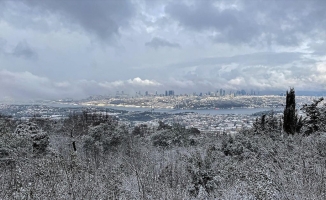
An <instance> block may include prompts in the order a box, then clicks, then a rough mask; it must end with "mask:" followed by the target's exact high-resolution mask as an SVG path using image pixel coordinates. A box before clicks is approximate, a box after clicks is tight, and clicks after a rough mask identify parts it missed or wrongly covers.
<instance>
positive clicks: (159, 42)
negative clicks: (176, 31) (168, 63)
mask: <svg viewBox="0 0 326 200" xmlns="http://www.w3.org/2000/svg"><path fill="white" fill-rule="evenodd" d="M145 46H148V47H152V48H154V49H158V48H160V47H171V48H180V44H178V43H173V42H169V41H167V40H165V39H163V38H159V37H154V38H152V40H151V41H150V42H146V43H145Z"/></svg>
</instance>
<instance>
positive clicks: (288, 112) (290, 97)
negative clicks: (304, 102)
mask: <svg viewBox="0 0 326 200" xmlns="http://www.w3.org/2000/svg"><path fill="white" fill-rule="evenodd" d="M283 130H284V131H285V132H286V133H288V134H292V135H293V134H294V133H295V131H296V112H295V91H294V88H290V92H288V91H286V105H285V108H284V122H283Z"/></svg>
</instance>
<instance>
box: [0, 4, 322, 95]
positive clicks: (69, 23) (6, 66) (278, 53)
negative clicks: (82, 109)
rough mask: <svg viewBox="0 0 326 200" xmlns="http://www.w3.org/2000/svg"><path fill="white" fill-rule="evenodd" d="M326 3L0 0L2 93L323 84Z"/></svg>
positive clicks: (317, 88) (267, 89) (315, 88)
mask: <svg viewBox="0 0 326 200" xmlns="http://www.w3.org/2000/svg"><path fill="white" fill-rule="evenodd" d="M325 9H326V1H323V0H311V1H296V0H287V1H272V2H271V1H256V0H234V1H232V0H231V1H229V0H220V1H214V0H207V1H204V0H181V1H177V2H176V1H172V0H156V1H149V0H133V1H129V0H119V1H115V0H107V1H105V0H94V1H86V0H82V1H77V0H69V1H52V0H44V1H38V0H22V1H11V0H2V1H0V30H1V32H0V91H1V97H0V101H4V100H7V101H11V100H12V101H21V100H31V99H60V98H74V99H81V98H86V97H88V96H92V95H105V94H112V95H114V94H115V93H116V91H124V92H125V93H128V94H136V92H139V91H142V92H143V93H145V91H148V92H155V91H159V92H160V93H161V92H162V91H163V92H165V90H170V89H173V90H174V91H175V92H176V93H188V94H191V93H193V92H203V93H204V92H209V91H211V92H216V90H220V88H223V90H225V91H226V94H227V93H228V92H227V91H235V92H236V91H241V90H242V89H243V90H246V91H247V92H249V91H251V90H255V91H260V92H261V93H266V94H267V93H274V92H285V91H286V90H288V89H289V88H290V87H295V89H296V91H306V92H308V93H312V94H314V93H318V94H319V93H321V94H324V93H325V91H326V50H325V48H324V47H325V44H326V37H325V36H326V30H325V27H326V13H325V12H324V11H325Z"/></svg>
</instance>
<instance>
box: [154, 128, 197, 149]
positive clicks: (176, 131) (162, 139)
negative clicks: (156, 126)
mask: <svg viewBox="0 0 326 200" xmlns="http://www.w3.org/2000/svg"><path fill="white" fill-rule="evenodd" d="M160 126H163V127H166V128H165V129H163V130H161V131H158V132H157V133H156V134H154V135H153V136H152V138H151V139H152V142H153V145H154V146H160V147H172V146H193V145H196V144H197V139H196V136H198V135H199V134H200V131H199V130H198V129H195V128H190V129H186V128H185V127H184V126H181V125H180V124H173V126H171V127H170V126H168V125H160Z"/></svg>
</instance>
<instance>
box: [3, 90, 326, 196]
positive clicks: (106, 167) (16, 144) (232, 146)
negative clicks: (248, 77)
mask: <svg viewBox="0 0 326 200" xmlns="http://www.w3.org/2000/svg"><path fill="white" fill-rule="evenodd" d="M323 100H324V99H323V98H320V99H316V100H314V101H313V102H311V104H307V105H304V106H303V107H301V108H297V107H296V106H295V91H294V89H293V88H291V89H290V91H288V92H287V95H286V106H285V108H284V114H283V116H282V117H277V116H276V115H274V114H273V112H270V113H269V114H264V115H262V116H259V117H257V120H256V122H255V123H254V126H253V128H251V129H244V130H241V131H240V132H239V133H237V134H234V135H229V134H214V133H205V132H200V131H199V130H198V129H196V128H186V127H183V126H181V125H180V124H165V123H163V122H159V124H158V125H157V126H155V127H149V126H148V125H146V124H141V125H137V126H135V127H127V126H126V125H124V124H122V123H120V122H119V121H118V120H116V119H115V118H113V117H111V116H105V115H96V114H92V113H87V112H83V113H82V114H72V115H70V116H69V117H68V118H67V119H64V120H47V119H43V120H40V119H36V118H35V119H32V120H30V121H28V122H21V121H18V120H12V119H11V118H10V117H8V116H4V115H1V116H0V168H1V170H0V199H128V200H129V199H326V104H325V103H324V101H323ZM299 110H300V111H301V112H302V113H303V114H302V115H299Z"/></svg>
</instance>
